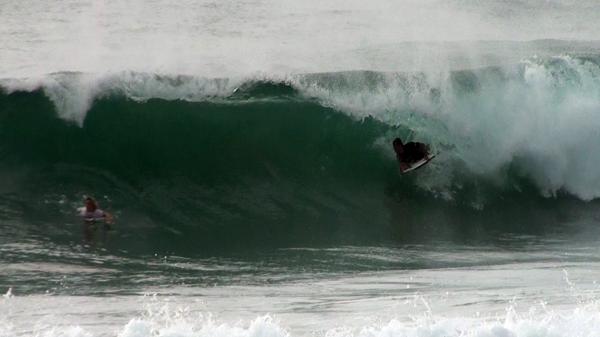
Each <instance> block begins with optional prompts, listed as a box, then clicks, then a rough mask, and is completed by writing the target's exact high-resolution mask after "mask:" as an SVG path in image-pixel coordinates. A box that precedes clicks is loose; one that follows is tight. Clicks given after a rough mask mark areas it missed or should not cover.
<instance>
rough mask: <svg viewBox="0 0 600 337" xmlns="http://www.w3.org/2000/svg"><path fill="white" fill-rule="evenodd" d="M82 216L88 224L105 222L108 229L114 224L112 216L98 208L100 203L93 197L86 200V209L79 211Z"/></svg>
mask: <svg viewBox="0 0 600 337" xmlns="http://www.w3.org/2000/svg"><path fill="white" fill-rule="evenodd" d="M79 210H80V215H81V217H82V218H83V221H85V222H86V223H88V224H94V223H96V221H104V224H105V226H106V227H110V225H112V224H113V216H112V214H110V213H108V212H105V211H103V210H101V209H100V208H98V203H97V202H96V200H94V199H93V198H91V197H86V198H85V207H82V208H80V209H79Z"/></svg>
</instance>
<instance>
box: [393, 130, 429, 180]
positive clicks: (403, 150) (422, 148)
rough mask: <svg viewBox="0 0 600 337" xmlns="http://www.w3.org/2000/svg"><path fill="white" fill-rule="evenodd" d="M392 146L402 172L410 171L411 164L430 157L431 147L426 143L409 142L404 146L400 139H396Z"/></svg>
mask: <svg viewBox="0 0 600 337" xmlns="http://www.w3.org/2000/svg"><path fill="white" fill-rule="evenodd" d="M392 145H393V146H394V152H396V158H397V159H398V163H399V164H400V170H401V171H402V172H404V171H405V170H407V169H409V168H410V166H411V164H413V163H416V162H418V161H419V160H421V159H423V158H426V157H427V156H428V155H429V146H427V144H424V143H416V142H408V143H406V144H403V143H402V140H401V139H400V138H396V139H394V142H393V143H392Z"/></svg>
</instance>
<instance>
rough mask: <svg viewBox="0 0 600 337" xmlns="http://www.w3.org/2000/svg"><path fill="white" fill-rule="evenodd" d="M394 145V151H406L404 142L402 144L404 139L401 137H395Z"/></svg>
mask: <svg viewBox="0 0 600 337" xmlns="http://www.w3.org/2000/svg"><path fill="white" fill-rule="evenodd" d="M392 145H393V146H394V151H395V152H396V153H397V154H399V153H402V152H404V144H402V140H401V139H400V138H396V139H394V142H393V143H392Z"/></svg>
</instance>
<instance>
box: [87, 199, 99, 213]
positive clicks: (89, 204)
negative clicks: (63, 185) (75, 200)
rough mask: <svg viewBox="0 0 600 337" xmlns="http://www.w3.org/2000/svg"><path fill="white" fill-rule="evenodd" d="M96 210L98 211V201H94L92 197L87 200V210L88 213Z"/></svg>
mask: <svg viewBox="0 0 600 337" xmlns="http://www.w3.org/2000/svg"><path fill="white" fill-rule="evenodd" d="M96 209H98V204H97V203H96V200H94V199H93V198H91V197H87V198H85V210H86V211H88V212H93V211H95V210H96Z"/></svg>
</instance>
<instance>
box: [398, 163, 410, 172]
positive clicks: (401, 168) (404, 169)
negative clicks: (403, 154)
mask: <svg viewBox="0 0 600 337" xmlns="http://www.w3.org/2000/svg"><path fill="white" fill-rule="evenodd" d="M398 164H399V165H400V171H402V172H404V171H406V170H407V169H408V168H409V167H410V166H408V164H407V163H405V162H403V161H401V162H399V163H398Z"/></svg>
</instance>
